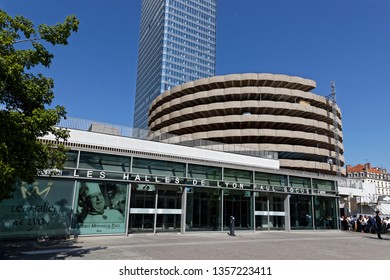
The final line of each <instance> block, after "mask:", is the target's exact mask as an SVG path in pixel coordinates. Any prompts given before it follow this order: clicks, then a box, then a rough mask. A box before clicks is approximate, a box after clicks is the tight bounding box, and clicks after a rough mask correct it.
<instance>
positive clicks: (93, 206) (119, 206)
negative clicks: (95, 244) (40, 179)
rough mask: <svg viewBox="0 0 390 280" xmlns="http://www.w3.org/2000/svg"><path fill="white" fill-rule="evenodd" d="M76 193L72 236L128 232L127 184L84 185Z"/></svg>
mask: <svg viewBox="0 0 390 280" xmlns="http://www.w3.org/2000/svg"><path fill="white" fill-rule="evenodd" d="M76 193H77V198H76V200H75V206H74V215H73V223H72V234H75V235H78V234H80V235H85V234H118V233H125V232H126V206H127V194H128V189H127V184H118V183H112V182H91V181H88V182H87V181H80V182H78V184H77V191H76Z"/></svg>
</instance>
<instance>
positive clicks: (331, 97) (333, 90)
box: [327, 81, 341, 176]
mask: <svg viewBox="0 0 390 280" xmlns="http://www.w3.org/2000/svg"><path fill="white" fill-rule="evenodd" d="M330 87H331V94H330V95H328V96H327V98H328V100H329V101H330V105H331V106H332V113H333V138H334V144H335V154H336V168H337V176H340V175H341V168H340V148H339V133H338V127H339V125H338V123H337V104H336V84H335V82H334V81H331V83H330Z"/></svg>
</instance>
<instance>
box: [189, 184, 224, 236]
mask: <svg viewBox="0 0 390 280" xmlns="http://www.w3.org/2000/svg"><path fill="white" fill-rule="evenodd" d="M191 190H192V191H191V192H189V193H187V211H186V213H187V216H186V230H187V231H202V230H207V231H218V230H221V215H220V213H221V211H220V209H221V190H220V189H205V188H192V189H191Z"/></svg>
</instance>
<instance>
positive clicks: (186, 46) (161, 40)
mask: <svg viewBox="0 0 390 280" xmlns="http://www.w3.org/2000/svg"><path fill="white" fill-rule="evenodd" d="M216 2H217V1H216V0H142V8H141V10H142V11H141V25H140V38H139V48H138V68H137V83H136V97H135V103H134V104H135V105H134V122H133V127H136V128H140V129H147V128H148V109H149V105H150V103H151V102H152V101H153V100H154V99H155V98H156V97H157V96H158V95H160V94H161V93H162V92H164V91H165V90H169V89H170V88H171V87H174V86H177V85H179V84H183V83H185V82H188V81H192V80H197V79H200V78H205V77H210V76H214V75H215V63H216V6H217V4H216Z"/></svg>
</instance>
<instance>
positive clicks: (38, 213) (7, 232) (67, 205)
mask: <svg viewBox="0 0 390 280" xmlns="http://www.w3.org/2000/svg"><path fill="white" fill-rule="evenodd" d="M73 192H74V183H73V181H66V180H58V179H56V180H55V181H54V180H53V181H52V180H47V179H39V180H37V181H35V182H34V183H33V184H27V183H24V182H22V183H18V184H17V186H16V190H15V192H14V193H13V194H12V197H11V198H10V199H6V200H3V201H1V202H0V238H1V239H6V238H18V237H23V238H39V237H46V236H68V235H69V228H70V221H71V215H72V210H71V208H72V207H71V205H72V200H73Z"/></svg>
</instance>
